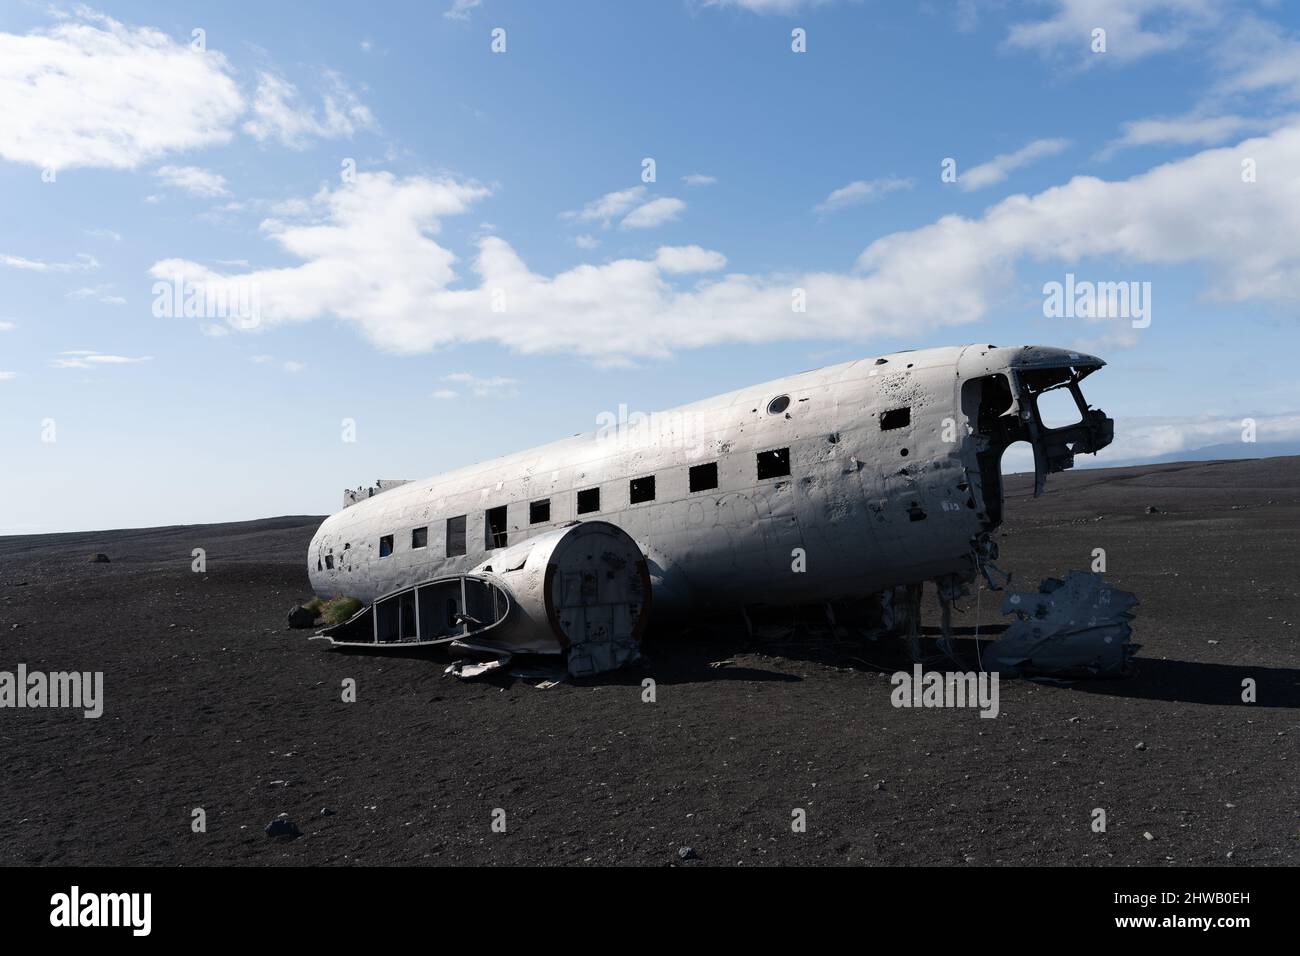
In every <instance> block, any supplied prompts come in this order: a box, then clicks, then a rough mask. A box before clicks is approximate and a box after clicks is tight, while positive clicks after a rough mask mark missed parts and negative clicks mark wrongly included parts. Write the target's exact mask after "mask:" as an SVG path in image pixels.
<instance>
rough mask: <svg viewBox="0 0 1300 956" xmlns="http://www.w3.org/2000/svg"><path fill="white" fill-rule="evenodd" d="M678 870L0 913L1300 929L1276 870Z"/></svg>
mask: <svg viewBox="0 0 1300 956" xmlns="http://www.w3.org/2000/svg"><path fill="white" fill-rule="evenodd" d="M680 869H697V870H698V871H697V872H695V873H690V874H686V873H668V872H666V871H665V870H663V869H660V870H653V869H640V870H638V869H634V868H628V869H612V870H609V869H601V868H570V869H566V870H565V871H564V872H563V873H562V874H561V873H556V872H550V871H547V870H545V869H542V868H537V869H526V868H520V869H495V868H493V869H487V868H480V869H474V868H461V869H441V868H426V869H396V868H346V867H343V868H334V869H299V868H265V869H129V868H83V869H77V868H63V867H54V868H38V869H6V870H5V871H4V872H3V874H0V879H3V880H4V882H5V883H6V884H8V885H7V886H6V887H5V889H4V892H3V895H2V896H0V915H3V918H4V925H5V927H6V929H7V930H10V931H13V930H18V931H19V932H20V933H21V934H22V935H24V936H25V935H27V934H28V933H38V934H42V935H43V934H45V933H51V934H54V935H56V936H57V935H65V936H67V935H69V934H75V935H76V938H77V942H78V944H79V945H87V944H89V945H92V946H93V945H95V944H96V943H98V942H100V941H103V942H105V943H107V942H109V941H110V940H116V941H117V942H118V943H119V944H120V943H122V942H126V941H132V942H133V941H136V940H140V941H144V940H165V941H186V942H188V941H199V942H203V943H220V942H224V941H227V940H229V941H242V940H248V939H256V940H258V941H259V942H263V941H268V940H277V939H284V940H286V941H290V940H291V941H293V942H295V943H303V942H309V941H312V940H316V939H320V940H322V941H325V942H328V943H330V944H337V943H339V942H340V941H343V940H346V939H348V938H357V939H364V938H372V937H373V933H374V932H375V930H376V928H378V927H382V929H383V930H384V932H385V933H391V932H394V931H396V932H401V931H403V930H411V931H417V930H424V931H426V932H427V930H428V928H429V926H430V924H431V922H432V923H442V922H444V921H451V920H456V919H457V918H458V916H459V917H461V918H466V917H468V918H470V919H471V920H472V921H473V923H471V924H465V925H466V926H469V925H473V924H477V925H478V926H479V928H480V929H489V930H490V931H491V930H497V931H499V930H500V929H501V928H504V927H505V926H507V925H510V924H512V923H516V922H518V921H520V920H527V921H528V922H530V923H533V922H534V921H536V920H538V919H539V918H540V919H541V921H542V924H541V925H547V924H548V923H549V920H548V917H547V914H550V915H551V916H553V917H554V918H556V919H559V920H562V921H563V922H564V923H568V924H569V925H572V923H571V922H570V921H571V920H572V919H573V918H574V917H575V916H577V915H578V911H581V913H582V917H581V918H582V920H583V929H584V932H589V931H590V929H592V928H593V927H592V921H595V923H596V924H597V925H599V924H607V925H608V927H609V929H611V930H614V931H617V930H620V929H622V930H625V931H626V930H627V929H645V928H647V927H648V926H655V925H663V924H665V923H676V922H677V921H679V920H691V921H692V923H695V921H697V920H703V921H705V922H707V923H715V924H716V923H717V921H718V920H722V919H725V921H726V922H727V924H728V930H727V932H728V934H729V935H732V934H734V935H738V936H742V937H743V936H744V935H746V932H747V930H749V929H750V928H751V927H752V931H753V932H754V933H756V934H758V933H762V934H767V933H769V932H771V931H772V930H773V929H774V928H776V927H778V926H779V924H780V923H781V922H782V921H789V923H790V928H791V929H793V930H799V931H805V932H806V931H807V928H808V920H809V918H810V917H813V918H814V919H822V918H826V916H827V914H838V915H837V916H836V917H835V919H836V920H839V919H866V920H869V921H870V923H871V924H873V925H879V924H880V921H881V920H887V921H888V922H890V923H896V924H898V925H912V926H924V927H925V928H926V934H927V937H928V936H931V935H933V937H934V938H935V940H936V941H938V940H942V939H943V938H944V937H945V936H946V935H948V934H951V935H952V937H953V938H954V939H958V938H961V939H966V940H969V934H970V932H971V927H972V924H976V925H980V926H983V927H985V928H986V929H990V930H996V929H998V928H1006V929H1013V928H1014V929H1019V930H1031V931H1034V930H1038V931H1048V932H1058V933H1059V932H1062V931H1065V932H1068V933H1069V934H1070V935H1071V937H1077V936H1079V935H1080V934H1083V935H1084V936H1086V937H1092V936H1097V935H1106V936H1111V935H1114V936H1117V937H1118V936H1124V935H1131V936H1135V937H1139V938H1140V937H1142V936H1144V935H1151V934H1156V935H1162V934H1167V933H1169V932H1170V931H1172V932H1173V933H1174V934H1175V935H1176V936H1178V937H1179V938H1183V937H1185V936H1186V935H1188V934H1193V933H1196V934H1200V935H1201V936H1203V937H1206V938H1208V939H1213V940H1216V941H1223V942H1228V941H1231V940H1233V939H1234V938H1237V936H1236V934H1239V933H1243V932H1245V933H1249V932H1251V931H1254V930H1259V929H1265V930H1272V931H1274V932H1277V931H1279V930H1285V929H1286V928H1287V927H1288V925H1289V924H1292V923H1293V920H1294V914H1285V915H1284V913H1283V908H1284V906H1285V905H1286V904H1287V902H1289V900H1290V898H1291V896H1292V893H1291V892H1290V891H1289V890H1290V885H1291V883H1292V881H1293V880H1294V877H1295V871H1294V869H1286V868H1278V869H1264V868H1260V869H1252V870H1244V869H1225V868H1219V869H1209V868H1178V869H1157V868H1144V869H1139V868H1127V869H1081V868H1064V867H1062V868H1055V867H1052V868H1042V869H1028V868H980V867H969V868H953V869H921V868H918V869H883V868H864V869H861V870H859V871H857V872H844V871H842V870H838V869H825V870H816V869H799V870H796V869H784V868H765V869H746V870H741V869H732V870H730V871H724V870H722V869H705V868H696V867H680ZM492 913H496V914H499V915H498V916H495V917H494V916H491V915H490V914H492ZM815 914H820V916H817V915H815ZM485 917H486V919H485ZM498 920H499V922H498ZM900 920H902V921H908V922H907V923H906V924H904V923H900V922H899V921H900ZM912 920H916V921H917V922H911V921H912ZM561 925H563V924H561ZM533 928H534V929H536V928H537V927H536V926H534V927H533Z"/></svg>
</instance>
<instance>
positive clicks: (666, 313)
mask: <svg viewBox="0 0 1300 956" xmlns="http://www.w3.org/2000/svg"><path fill="white" fill-rule="evenodd" d="M1245 156H1249V157H1251V158H1253V159H1255V160H1256V162H1257V164H1258V169H1259V170H1260V176H1259V178H1258V181H1257V182H1254V183H1243V182H1242V181H1241V176H1240V170H1241V159H1242V158H1243V157H1245ZM1297 168H1300V126H1296V127H1288V128H1285V129H1281V130H1278V131H1276V132H1274V133H1272V134H1270V135H1269V136H1266V137H1261V138H1257V139H1252V140H1248V141H1246V142H1245V143H1242V144H1240V145H1238V146H1236V147H1232V148H1219V149H1211V150H1207V151H1204V152H1201V153H1198V154H1196V155H1194V156H1191V157H1188V158H1186V159H1182V160H1179V161H1177V162H1171V163H1166V164H1164V165H1161V166H1158V167H1156V168H1154V169H1152V170H1150V171H1149V172H1146V173H1142V174H1140V175H1137V176H1134V177H1131V178H1129V179H1125V180H1118V181H1113V182H1107V181H1104V180H1101V179H1097V178H1094V177H1089V176H1079V177H1076V178H1074V179H1072V180H1070V181H1069V182H1067V183H1065V184H1063V185H1061V186H1057V187H1054V188H1052V189H1047V190H1044V191H1043V192H1040V193H1037V194H1035V195H1016V196H1011V197H1009V198H1007V199H1004V200H1002V201H1001V202H998V203H996V204H994V205H993V206H991V207H989V208H988V209H987V210H986V211H985V212H984V213H983V215H981V216H979V217H976V218H966V217H962V216H955V215H954V216H945V217H943V218H941V219H939V220H938V221H936V222H934V223H932V224H930V225H927V226H923V227H920V228H917V229H912V230H907V231H903V232H896V233H893V234H890V235H887V236H885V237H883V238H881V239H879V240H877V241H875V242H873V243H871V244H870V245H869V246H868V247H867V248H866V249H865V250H864V251H863V252H862V254H861V255H860V256H859V258H858V261H857V266H856V268H855V270H854V271H852V272H792V273H767V274H746V273H736V272H731V273H726V274H722V275H718V276H710V277H701V276H698V275H688V276H686V277H684V278H681V279H679V278H678V277H677V276H676V275H675V274H674V273H671V272H669V271H666V270H665V269H664V268H663V266H664V265H665V264H671V263H670V260H669V258H668V257H664V258H662V259H661V258H660V256H659V255H658V254H656V256H655V257H654V258H650V259H628V258H623V259H616V260H613V261H609V262H605V263H602V264H599V265H596V264H590V263H584V264H581V265H578V266H575V267H574V268H572V269H568V270H566V271H563V272H560V273H557V274H555V275H549V276H548V275H541V274H538V273H535V272H533V271H532V270H530V269H529V268H528V266H527V265H526V264H525V263H524V261H523V260H522V259H521V258H520V256H519V255H518V253H517V252H516V251H515V250H514V249H513V248H512V247H511V245H510V244H509V243H508V242H506V241H505V240H504V239H502V238H500V237H498V236H482V237H480V238H479V239H478V241H477V243H476V246H477V254H476V256H475V257H474V258H473V259H472V261H471V262H470V263H469V268H468V269H466V270H464V272H465V273H469V274H458V273H457V270H456V269H455V268H454V267H455V265H456V263H457V259H456V257H455V255H454V254H453V253H452V252H451V251H450V250H448V249H446V248H444V247H443V246H441V245H440V244H439V243H438V242H437V241H436V239H435V238H434V237H435V236H436V234H437V231H438V228H439V220H440V219H441V218H442V217H443V216H447V215H454V214H457V213H463V212H465V211H467V210H468V209H469V207H470V206H472V204H473V203H474V202H476V201H477V200H479V199H480V198H482V197H483V196H485V195H487V190H486V189H484V188H482V187H480V186H477V185H474V184H466V183H457V182H453V181H450V180H445V179H437V180H436V179H429V178H425V177H419V176H415V177H410V178H407V179H397V178H395V177H393V176H391V175H390V174H387V173H364V174H361V175H359V176H358V180H357V182H356V184H355V185H353V186H347V187H343V186H340V187H338V188H337V189H335V190H334V191H333V192H329V193H323V194H322V195H321V196H319V197H318V201H317V205H318V206H319V207H320V208H321V209H322V217H321V218H320V219H319V221H316V222H314V223H312V224H308V225H302V226H287V225H284V224H280V223H270V224H268V226H267V227H266V232H267V235H268V236H269V237H270V238H271V239H272V240H273V241H274V242H275V243H276V244H277V245H278V246H279V247H280V248H281V249H282V250H283V251H285V252H288V253H290V254H292V255H294V256H296V257H298V259H300V260H301V264H300V265H296V266H288V267H284V268H278V269H263V270H256V271H251V272H247V273H242V274H233V275H232V274H220V273H216V272H213V271H212V270H210V269H208V268H207V267H205V266H202V265H199V264H197V263H192V262H186V261H184V260H167V261H163V262H159V263H157V264H155V265H154V267H153V269H152V270H151V273H152V274H153V275H154V276H155V277H156V278H162V279H170V278H171V277H172V276H173V275H174V274H181V275H182V276H183V277H184V278H185V279H186V280H188V281H191V282H200V283H208V284H209V285H210V286H212V287H217V286H220V285H222V284H223V283H225V284H230V285H231V286H232V287H237V286H236V284H241V283H250V282H255V283H257V284H258V288H259V289H260V290H261V318H262V326H264V327H271V326H275V325H278V324H283V323H287V322H301V321H308V320H315V319H322V318H331V317H335V318H339V319H342V320H344V321H347V322H350V323H353V324H354V325H356V326H357V328H358V329H359V330H360V331H361V333H362V334H363V335H364V336H365V337H366V338H367V339H368V340H369V341H370V342H372V343H373V344H375V345H376V346H378V347H380V348H382V349H385V350H391V351H396V352H402V353H419V352H427V351H429V350H432V349H435V348H438V347H443V346H447V345H451V344H456V343H465V342H497V343H500V344H502V345H505V346H507V347H509V348H512V349H515V350H518V351H521V352H548V351H572V352H575V353H577V354H581V355H585V356H589V357H591V358H593V359H596V360H603V361H608V360H611V359H613V360H617V359H620V358H624V357H629V356H664V355H668V354H670V353H671V352H672V351H674V350H677V349H687V348H697V347H703V346H708V345H716V344H720V343H738V342H747V343H759V342H775V341H788V340H796V339H840V340H855V341H864V340H869V339H873V338H878V337H883V336H898V335H906V336H907V337H908V338H910V339H915V338H917V337H920V336H923V335H925V334H927V333H928V332H931V331H933V330H935V329H939V328H944V327H952V326H959V325H962V324H966V323H971V322H975V321H978V320H980V319H982V318H984V317H985V316H986V315H987V314H988V312H989V311H990V309H991V308H993V307H994V305H995V304H997V303H998V302H999V301H1000V299H1001V297H1002V296H1004V295H1005V293H1006V292H1007V290H1008V287H1009V285H1010V283H1011V280H1012V279H1013V278H1014V276H1015V272H1016V267H1017V266H1018V265H1019V264H1020V263H1021V262H1023V261H1031V262H1033V263H1035V264H1036V265H1038V264H1041V263H1044V262H1060V263H1064V264H1066V265H1073V264H1075V263H1078V262H1079V261H1080V260H1082V259H1084V258H1096V257H1113V258H1114V259H1116V260H1118V261H1120V262H1122V263H1123V266H1122V269H1123V274H1121V275H1118V276H1115V277H1114V278H1116V279H1124V280H1129V279H1134V278H1137V279H1140V278H1141V274H1140V267H1142V266H1144V265H1146V266H1160V267H1165V266H1174V265H1179V264H1192V265H1195V266H1196V267H1197V273H1198V274H1199V275H1204V276H1205V277H1206V278H1207V280H1208V281H1209V282H1210V283H1211V285H1210V288H1209V291H1210V293H1211V294H1212V295H1214V296H1218V297H1221V298H1223V299H1227V300H1233V301H1247V300H1251V301H1268V302H1283V303H1288V302H1294V301H1296V300H1297V299H1298V298H1300V245H1297V243H1296V239H1295V237H1296V236H1300V179H1297V178H1296V177H1294V176H1291V175H1289V174H1287V173H1286V171H1287V170H1293V169H1297ZM1243 237H1249V243H1250V245H1249V254H1248V255H1245V254H1243V245H1242V243H1243ZM670 248H671V247H670ZM1135 271H1138V274H1137V275H1136V276H1135V275H1134V272H1135ZM1099 278H1106V276H1104V275H1102V276H1100V277H1099ZM1039 281H1040V282H1041V279H1040V280H1039ZM679 283H680V284H679ZM795 288H800V289H803V290H805V292H806V298H807V312H806V313H803V314H794V313H792V311H791V294H792V290H793V289H795ZM1037 293H1038V288H1037V287H1033V288H1032V293H1031V294H1034V295H1037ZM1156 298H1159V293H1158V292H1157V293H1156ZM494 305H496V306H497V307H498V308H497V309H494ZM501 305H504V311H499V308H500V306H501ZM1154 321H1155V322H1156V323H1160V322H1162V321H1165V320H1163V319H1161V318H1160V314H1159V313H1158V309H1157V314H1156V315H1155V317H1154ZM1169 321H1176V319H1175V318H1173V317H1170V318H1169ZM1077 331H1081V330H1074V329H1071V334H1077Z"/></svg>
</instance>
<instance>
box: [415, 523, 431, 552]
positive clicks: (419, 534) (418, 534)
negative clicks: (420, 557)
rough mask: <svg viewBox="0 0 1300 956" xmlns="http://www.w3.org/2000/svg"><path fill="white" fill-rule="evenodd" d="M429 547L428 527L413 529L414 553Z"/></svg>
mask: <svg viewBox="0 0 1300 956" xmlns="http://www.w3.org/2000/svg"><path fill="white" fill-rule="evenodd" d="M428 546H429V529H428V527H424V528H412V529H411V550H412V551H414V550H416V549H417V548H427V547H428Z"/></svg>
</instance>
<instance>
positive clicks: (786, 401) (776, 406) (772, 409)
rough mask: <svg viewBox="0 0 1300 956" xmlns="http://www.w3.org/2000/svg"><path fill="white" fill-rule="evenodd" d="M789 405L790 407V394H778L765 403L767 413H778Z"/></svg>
mask: <svg viewBox="0 0 1300 956" xmlns="http://www.w3.org/2000/svg"><path fill="white" fill-rule="evenodd" d="M789 407H790V396H789V395H778V396H777V397H776V398H774V399H772V400H771V401H770V402H768V403H767V413H768V414H769V415H780V414H781V413H782V412H783V411H785V410H786V409H787V408H789Z"/></svg>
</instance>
